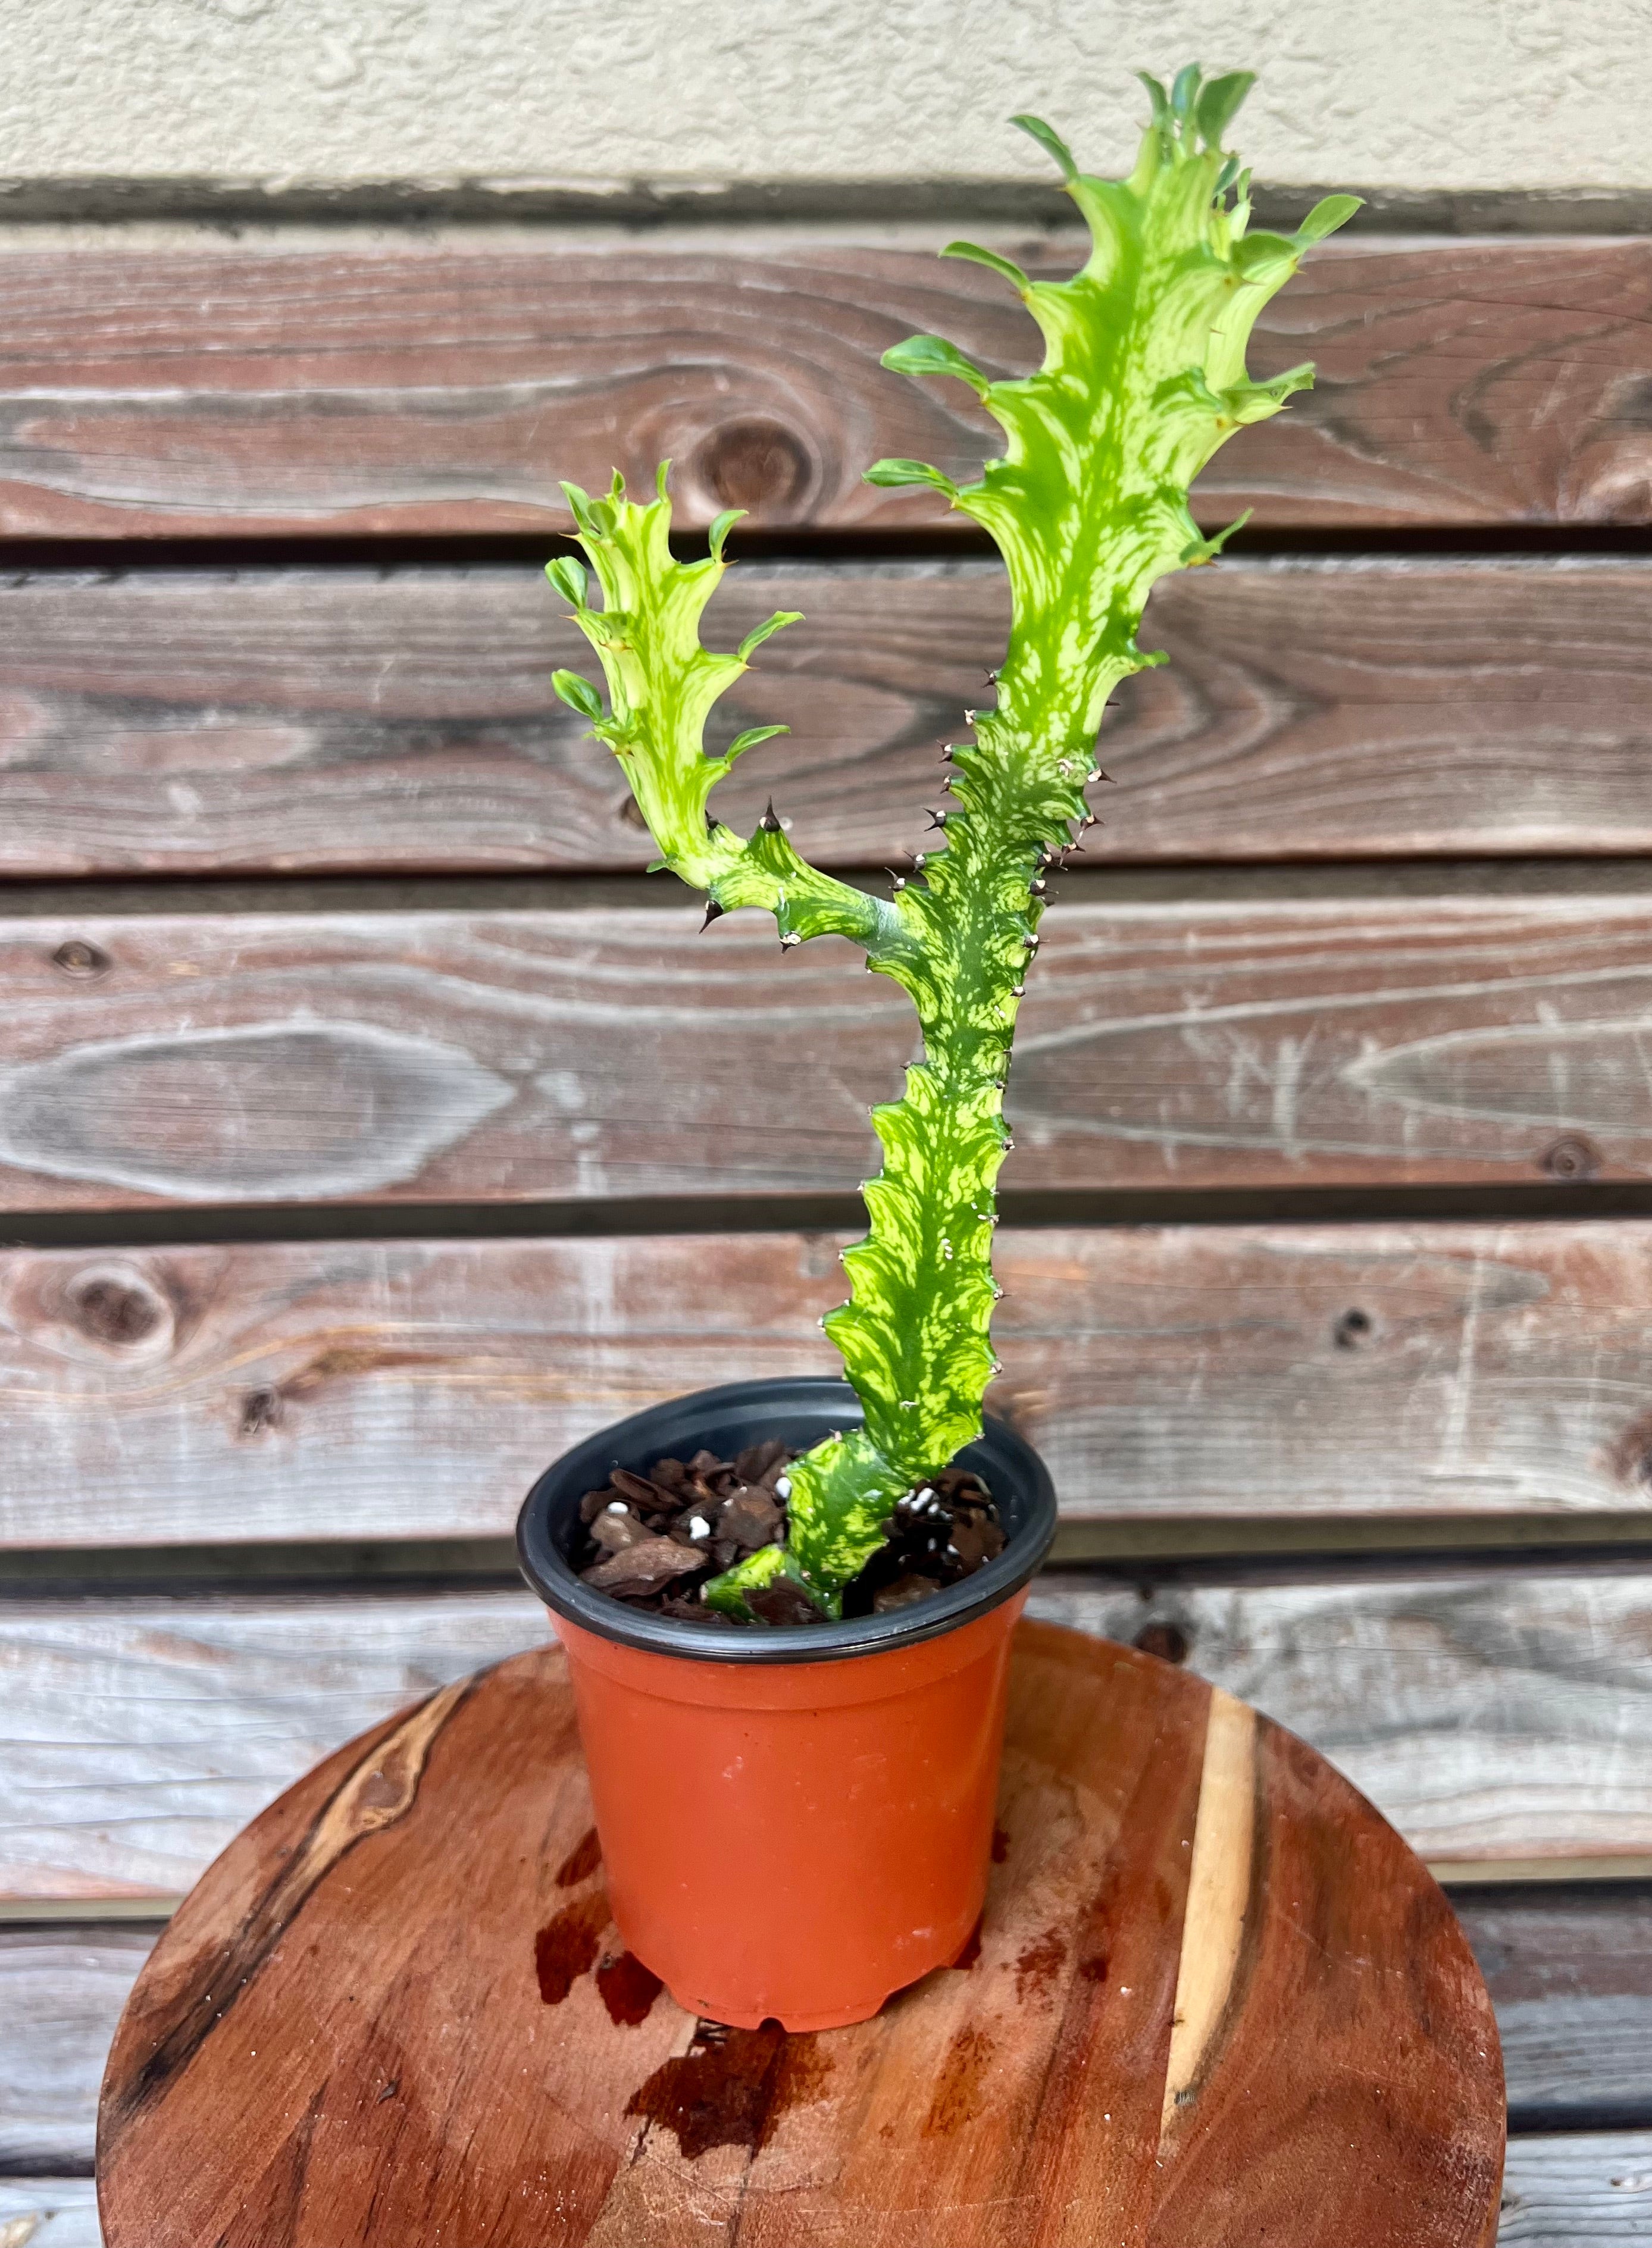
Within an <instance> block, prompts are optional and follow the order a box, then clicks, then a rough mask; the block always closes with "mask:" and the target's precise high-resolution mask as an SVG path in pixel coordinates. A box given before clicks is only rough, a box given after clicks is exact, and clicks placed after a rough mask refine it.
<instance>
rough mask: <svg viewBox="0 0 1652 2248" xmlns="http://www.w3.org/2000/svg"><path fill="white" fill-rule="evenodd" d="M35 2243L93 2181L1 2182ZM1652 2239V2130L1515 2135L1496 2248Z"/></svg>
mask: <svg viewBox="0 0 1652 2248" xmlns="http://www.w3.org/2000/svg"><path fill="white" fill-rule="evenodd" d="M7 2224H18V2225H21V2224H29V2225H30V2226H31V2230H30V2231H27V2232H24V2233H20V2234H19V2236H18V2238H19V2239H20V2240H21V2241H24V2242H27V2244H28V2248H100V2244H101V2241H102V2237H103V2236H102V2234H101V2232H100V2231H99V2226H98V2210H97V2195H96V2190H95V2189H94V2187H93V2183H92V2181H91V2179H90V2178H0V2239H4V2238H5V2231H4V2228H5V2226H6V2225H7ZM1646 2242H1652V2131H1617V2132H1600V2133H1595V2132H1584V2133H1580V2134H1577V2135H1565V2136H1554V2137H1546V2138H1529V2139H1515V2140H1511V2142H1510V2145H1509V2155H1508V2162H1507V2166H1506V2168H1505V2172H1504V2188H1503V2220H1502V2224H1501V2227H1500V2229H1499V2231H1498V2248H1607V2244H1608V2243H1610V2244H1612V2248H1619V2244H1622V2248H1632V2244H1635V2243H1646Z"/></svg>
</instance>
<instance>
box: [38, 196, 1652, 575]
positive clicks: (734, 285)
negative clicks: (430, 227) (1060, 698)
mask: <svg viewBox="0 0 1652 2248" xmlns="http://www.w3.org/2000/svg"><path fill="white" fill-rule="evenodd" d="M996 238H997V237H995V239H996ZM944 239H945V236H944V233H943V232H941V231H937V230H927V229H925V230H916V231H915V232H914V233H913V234H912V235H911V236H908V237H904V238H902V237H900V236H894V237H891V236H884V237H883V238H882V239H881V240H879V241H866V240H855V239H852V238H849V237H847V236H840V237H838V238H835V239H834V238H832V237H831V236H822V235H820V234H819V233H814V234H811V233H809V232H808V231H806V230H790V231H788V230H777V231H775V232H773V233H771V234H768V235H763V236H745V237H744V238H742V237H740V236H712V235H710V234H709V233H698V234H683V235H679V236H661V235H657V234H656V235H654V236H649V237H648V238H647V239H646V240H642V241H637V240H635V239H631V240H628V241H621V240H618V239H616V240H614V241H611V242H609V243H603V244H601V245H596V244H594V243H593V241H592V240H591V238H589V237H586V239H585V240H583V241H580V240H579V239H577V238H573V237H569V238H566V239H565V240H564V241H563V242H562V243H561V244H560V245H558V244H557V243H554V242H552V243H545V242H544V241H543V240H542V241H540V242H537V243H536V242H534V241H532V240H531V239H530V238H525V237H522V236H516V237H508V238H505V239H504V240H501V238H500V237H498V236H495V235H492V234H490V233H488V232H485V231H481V230H478V231H477V232H476V233H474V234H471V235H469V236H459V235H455V236H445V237H443V236H435V237H432V238H428V239H425V240H422V241H409V240H408V239H407V238H405V237H403V238H402V239H401V240H397V241H385V240H379V241H376V242H374V241H365V240H360V239H352V238H346V239H345V240H342V241H339V242H337V243H334V244H332V245H330V246H327V247H317V246H313V245H308V246H302V247H293V246H291V245H290V244H286V243H281V240H280V237H278V236H277V237H272V238H271V239H269V240H265V241H263V242H257V241H249V240H245V239H243V240H241V241H238V242H226V243H223V244H218V245H213V246H211V247H208V248H195V249H189V250H179V249H175V248H171V249H168V248H161V247H151V248H140V247H138V246H136V245H134V244H124V243H123V244H119V245H117V246H112V247H98V248H91V247H86V246H84V245H82V246H79V247H77V248H74V249H73V250H70V251H68V252H67V253H65V250H64V249H63V248H61V247H59V246H58V245H55V244H54V245H52V246H51V247H49V248H45V247H39V246H31V244H30V243H29V242H28V238H27V237H26V236H14V237H12V240H11V242H10V243H8V244H7V245H6V247H5V248H4V250H3V252H0V295H3V298H4V301H5V304H6V307H7V321H6V329H7V333H6V341H5V346H4V354H3V360H0V535H4V536H10V537H31V536H42V535H44V536H51V537H91V538H117V539H118V538H135V537H145V538H154V537H157V536H166V535H183V534H189V535H191V536H205V537H211V536H215V535H219V534H223V533H225V532H229V531H235V532H240V533H248V532H253V533H258V534H274V533H284V532H305V533H311V534H314V533H318V532H321V533H325V532H329V531H333V532H337V531H351V532H361V531H394V532H401V533H407V532H415V531H416V532H435V531H447V532H455V531H506V530H509V531H517V530H525V529H534V530H547V531H549V530H559V529H562V528H564V527H566V521H567V518H566V512H565V511H564V509H563V506H562V503H561V500H560V497H559V494H558V492H557V489H556V484H557V479H558V477H559V476H572V477H573V478H574V479H576V480H577V481H579V482H582V483H586V484H596V483H603V482H606V480H607V475H608V472H609V470H610V469H611V468H613V467H614V465H615V464H616V463H617V464H618V465H619V466H620V467H621V468H623V469H625V470H626V472H627V475H628V476H631V477H632V478H633V479H634V480H646V479H648V478H651V477H652V476H653V473H654V469H655V463H656V461H657V460H659V459H661V458H662V457H666V456H669V457H670V458H672V459H673V460H674V461H675V462H676V463H678V471H677V476H678V491H679V494H680V497H681V504H682V510H683V516H684V519H686V520H698V521H703V520H704V519H705V518H706V517H708V516H709V514H711V513H713V512H715V511H716V510H717V509H718V508H720V507H723V506H725V505H733V506H744V507H746V508H749V509H751V511H753V513H754V516H755V518H756V519H757V521H758V522H759V523H761V524H765V525H768V526H771V527H778V526H785V525H797V524H817V525H830V526H833V527H849V526H860V525H868V526H871V525H876V526H885V525H888V526H891V527H894V526H898V525H901V524H931V523H936V524H939V523H944V522H945V521H946V517H945V514H944V511H943V509H942V507H941V504H940V503H939V501H938V499H937V498H936V496H935V495H933V494H927V495H922V496H919V497H914V496H913V495H910V494H907V493H901V494H890V493H887V492H875V491H874V490H871V489H870V488H869V487H867V486H866V485H865V484H863V483H861V482H860V474H861V471H862V469H864V468H865V467H866V466H867V464H868V463H869V462H871V461H872V460H873V459H874V458H875V457H876V456H879V455H881V454H901V455H916V456H919V457H921V458H923V459H927V460H930V461H933V462H935V463H936V464H937V465H939V466H941V467H943V468H944V469H948V470H949V472H951V473H954V474H956V475H967V474H968V473H969V472H970V469H972V468H973V466H974V465H975V464H976V463H978V462H979V460H980V459H981V457H982V456H983V455H984V452H985V451H986V449H987V446H988V442H989V438H988V428H989V425H988V424H987V423H986V422H985V419H984V415H982V414H981V413H980V412H979V411H978V410H977V408H975V406H974V403H973V401H971V400H970V397H969V394H968V393H967V392H966V391H964V390H963V387H962V386H961V385H957V384H944V385H943V384H938V383H929V384H923V385H917V384H913V383H909V382H906V381H903V380H899V379H897V378H896V377H895V376H892V375H890V374H887V373H885V372H884V371H883V370H882V369H881V367H880V366H879V363H878V362H879V359H880V356H881V353H883V352H884V351H885V350H886V349H887V348H888V346H890V345H891V344H893V343H895V342H896V341H898V340H899V339H901V337H903V336H905V335H907V334H908V333H910V332H913V331H914V330H915V329H917V330H921V329H929V330H935V331H937V332H941V333H943V334H947V335H949V336H952V337H954V338H955V339H956V340H957V341H958V342H960V343H961V344H963V346H965V347H966V348H967V349H968V350H969V351H970V353H972V355H973V356H974V357H975V358H976V359H977V360H979V361H980V362H981V363H982V364H983V365H984V366H985V367H986V368H987V369H988V370H989V371H990V372H991V373H992V374H1001V373H1009V372H1017V373H1018V372H1022V371H1024V370H1025V368H1026V367H1028V366H1029V365H1030V364H1031V362H1032V359H1033V356H1034V353H1033V343H1034V338H1033V335H1032V328H1031V326H1030V324H1029V322H1028V320H1027V319H1026V316H1025V312H1024V311H1023V309H1022V307H1021V306H1020V305H1019V304H1018V302H1017V301H1016V299H1015V298H1014V297H1013V296H1012V295H1011V292H1010V291H1008V290H1006V289H1005V288H1004V286H1003V285H1002V284H1001V283H999V282H997V280H996V279H995V278H993V277H992V276H991V275H989V274H987V273H985V272H984V271H981V270H980V269H979V268H976V267H971V266H969V265H965V264H961V263H959V262H957V261H949V262H948V263H946V264H937V263H936V258H935V257H934V255H933V253H934V251H935V250H937V249H938V248H939V247H940V246H941V243H943V240H944ZM1000 247H1001V248H1003V249H1006V250H1010V251H1011V254H1012V255H1016V254H1018V255H1019V256H1021V257H1024V258H1026V259H1028V260H1029V261H1030V262H1031V264H1032V267H1033V269H1034V270H1035V271H1037V272H1038V273H1041V274H1059V273H1062V272H1066V271H1071V270H1072V268H1073V264H1075V263H1076V262H1077V257H1078V249H1077V244H1076V243H1075V241H1074V239H1073V237H1072V236H1044V237H1039V238H1036V239H1034V240H1032V242H1030V243H1029V242H1027V241H1025V240H1024V239H1018V238H1016V237H1014V236H1004V237H1002V239H1001V241H1000ZM1649 273H1652V250H1649V248H1648V245H1647V244H1646V243H1644V242H1642V241H1640V240H1638V239H1613V238H1610V237H1596V238H1590V239H1587V240H1583V241H1542V240H1499V241H1483V242H1475V241H1458V240H1449V239H1425V238H1419V239H1416V240H1410V241H1407V240H1402V239H1396V238H1394V237H1387V238H1385V237H1381V236H1375V237H1370V238H1368V239H1365V240H1354V241H1349V242H1347V243H1338V244H1333V245H1330V246H1328V247H1327V248H1326V249H1325V250H1320V251H1319V252H1316V253H1315V255H1314V256H1313V257H1312V258H1311V259H1310V260H1309V261H1308V264H1307V266H1306V270H1305V271H1304V272H1303V274H1302V275H1301V276H1300V277H1299V278H1298V280H1297V281H1296V282H1295V283H1294V284H1292V287H1291V288H1290V289H1289V290H1288V291H1286V292H1285V294H1284V296H1282V297H1281V298H1278V299H1277V300H1276V302H1275V304H1274V305H1272V307H1271V308H1270V309H1269V310H1268V311H1267V312H1265V313H1264V314H1263V316H1262V320H1261V322H1260V324H1259V326H1258V334H1257V340H1256V343H1255V346H1254V348H1253V352H1252V361H1253V365H1254V367H1255V369H1256V371H1257V372H1258V373H1259V374H1272V373H1277V372H1278V371H1279V370H1281V369H1282V368H1284V367H1286V366H1288V365H1291V364H1292V363H1294V362H1296V361H1297V360H1301V359H1302V358H1304V357H1308V356H1311V357H1313V358H1314V359H1315V360H1317V361H1318V362H1319V367H1320V387H1319V389H1318V390H1317V392H1316V393H1314V394H1313V396H1312V397H1311V398H1310V399H1308V400H1306V401H1301V402H1299V404H1298V405H1296V406H1295V407H1294V408H1292V412H1291V414H1290V415H1287V416H1285V417H1284V418H1283V419H1282V420H1281V421H1280V422H1275V423H1272V424H1270V425H1268V426H1267V427H1265V428H1258V429H1255V430H1251V431H1249V432H1246V433H1245V434H1244V436H1243V437H1242V439H1241V440H1240V442H1237V443H1236V444H1235V445H1234V446H1233V447H1232V448H1231V449H1230V450H1228V451H1227V452H1225V453H1224V454H1223V456H1221V458H1220V460H1219V462H1218V463H1217V464H1216V465H1215V466H1214V468H1213V469H1212V470H1211V471H1210V473H1209V474H1208V475H1207V476H1206V477H1205V479H1204V480H1203V485H1202V487H1201V494H1202V497H1201V507H1202V512H1203V514H1204V515H1205V516H1207V517H1209V518H1210V519H1211V520H1217V519H1220V520H1223V521H1225V520H1227V519H1228V518H1229V517H1231V516H1232V515H1234V514H1235V513H1236V512H1237V511H1238V510H1239V509H1240V508H1241V507H1244V506H1254V507H1255V509H1256V511H1257V516H1258V521H1260V522H1262V523H1265V524H1272V525H1276V526H1278V525H1293V524H1349V523H1374V524H1414V525H1442V524H1457V525H1461V524H1484V523H1530V522H1585V523H1599V522H1619V523H1621V522H1643V521H1645V520H1646V519H1647V515H1648V511H1649V472H1648V463H1647V457H1646V441H1645V426H1644V425H1645V412H1646V392H1647V386H1648V381H1649V362H1648V354H1647V346H1646V341H1645V326H1644V317H1643V313H1644V305H1645V301H1646V296H1647V291H1648V286H1649Z"/></svg>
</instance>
